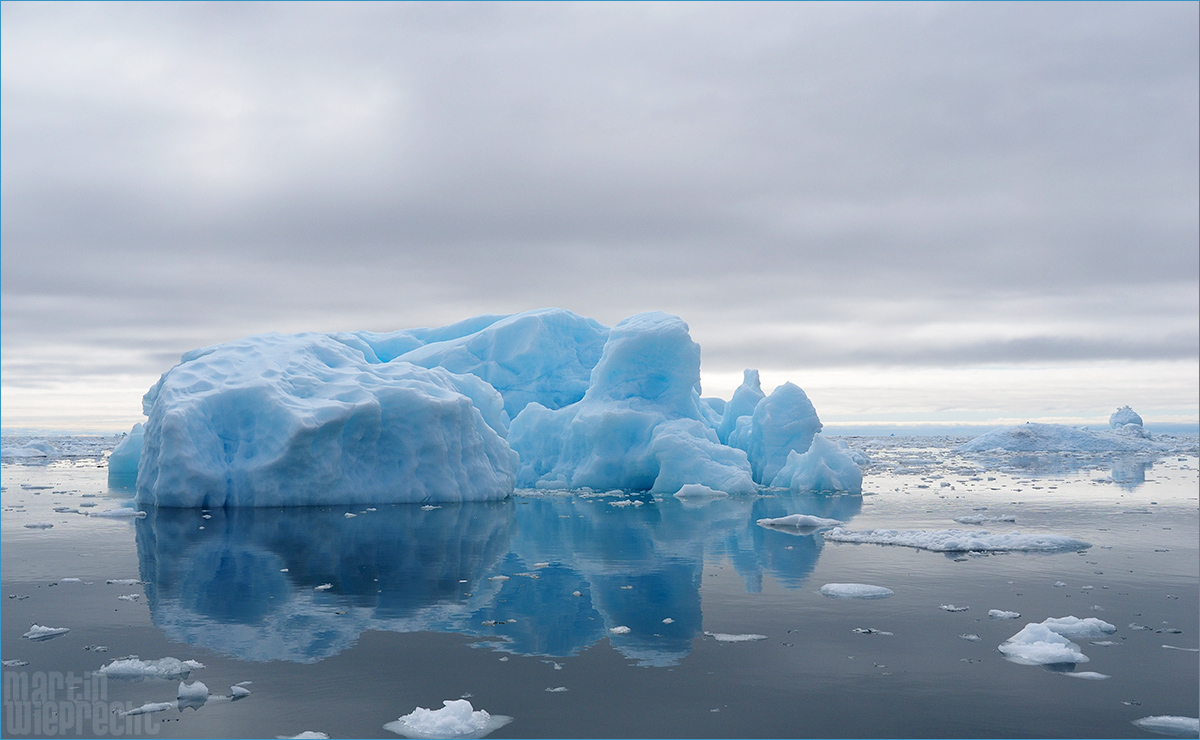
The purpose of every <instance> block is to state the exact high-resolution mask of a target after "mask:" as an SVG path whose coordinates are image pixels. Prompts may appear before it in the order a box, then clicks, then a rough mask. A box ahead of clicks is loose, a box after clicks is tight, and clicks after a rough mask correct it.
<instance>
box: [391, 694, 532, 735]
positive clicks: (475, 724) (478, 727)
mask: <svg viewBox="0 0 1200 740" xmlns="http://www.w3.org/2000/svg"><path fill="white" fill-rule="evenodd" d="M442 704H444V705H445V706H444V707H442V708H441V709H425V708H424V707H417V708H416V709H414V710H413V711H412V712H411V713H409V714H406V715H404V716H403V717H401V718H400V719H397V720H396V721H394V722H388V723H387V724H386V725H384V726H383V729H385V730H387V731H388V732H394V733H396V734H397V735H403V736H404V737H408V738H478V737H484V736H485V735H487V734H489V733H491V732H493V731H495V730H496V729H498V728H501V727H503V726H504V725H507V724H508V723H509V722H512V717H505V716H504V715H500V714H495V715H492V714H488V713H487V712H486V711H484V710H482V709H480V710H477V711H476V710H475V709H474V707H472V706H471V702H469V701H467V700H466V699H453V700H451V699H447V700H446V701H443V702H442Z"/></svg>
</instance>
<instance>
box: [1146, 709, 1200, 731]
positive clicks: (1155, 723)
mask: <svg viewBox="0 0 1200 740" xmlns="http://www.w3.org/2000/svg"><path fill="white" fill-rule="evenodd" d="M1133 724H1135V725H1137V726H1138V727H1139V728H1141V729H1143V730H1147V731H1149V732H1157V733H1159V734H1160V735H1178V736H1180V737H1185V736H1186V737H1196V735H1198V734H1200V718H1197V717H1176V716H1172V715H1169V714H1156V715H1154V716H1153V717H1142V718H1141V719H1135V720H1134V721H1133Z"/></svg>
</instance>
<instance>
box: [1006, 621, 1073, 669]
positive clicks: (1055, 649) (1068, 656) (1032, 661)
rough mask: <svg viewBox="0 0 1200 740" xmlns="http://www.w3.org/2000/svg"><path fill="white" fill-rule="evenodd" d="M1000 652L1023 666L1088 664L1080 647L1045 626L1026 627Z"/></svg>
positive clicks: (1031, 624) (1031, 625)
mask: <svg viewBox="0 0 1200 740" xmlns="http://www.w3.org/2000/svg"><path fill="white" fill-rule="evenodd" d="M999 650H1000V652H1001V653H1003V654H1004V657H1006V658H1008V659H1009V660H1011V661H1012V662H1014V663H1020V664H1022V665H1053V664H1055V663H1086V662H1088V657H1087V656H1086V655H1084V654H1083V653H1082V652H1081V651H1080V649H1079V646H1078V645H1076V644H1075V643H1073V642H1071V641H1070V640H1068V639H1067V638H1066V637H1063V636H1062V635H1060V634H1058V633H1057V632H1055V631H1053V630H1051V629H1050V628H1049V627H1047V626H1046V625H1045V624H1037V623H1030V624H1027V625H1025V628H1024V629H1022V630H1021V631H1020V632H1018V633H1017V634H1015V635H1013V636H1012V637H1010V638H1008V639H1007V640H1005V641H1004V642H1002V643H1001V644H1000V647H999Z"/></svg>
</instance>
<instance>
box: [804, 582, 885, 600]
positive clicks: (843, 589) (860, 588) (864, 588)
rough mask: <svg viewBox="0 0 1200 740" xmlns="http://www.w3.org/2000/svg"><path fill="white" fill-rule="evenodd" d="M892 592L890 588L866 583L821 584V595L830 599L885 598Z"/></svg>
mask: <svg viewBox="0 0 1200 740" xmlns="http://www.w3.org/2000/svg"><path fill="white" fill-rule="evenodd" d="M893 593H894V592H893V591H892V590H891V589H890V588H884V587H883V586H872V585H870V584H867V583H826V584H825V585H824V586H821V595H823V596H828V597H829V598H831V599H886V598H887V597H889V596H891V595H892V594H893Z"/></svg>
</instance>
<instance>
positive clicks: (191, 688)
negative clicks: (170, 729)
mask: <svg viewBox="0 0 1200 740" xmlns="http://www.w3.org/2000/svg"><path fill="white" fill-rule="evenodd" d="M176 696H177V697H178V704H179V711H181V712H182V711H183V710H184V709H187V708H188V707H191V708H192V709H199V708H200V707H202V706H204V704H205V703H206V702H207V701H208V687H207V686H205V685H204V684H203V683H201V682H200V681H195V682H193V683H190V684H187V683H184V682H183V681H180V682H179V691H178V693H177V694H176Z"/></svg>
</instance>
